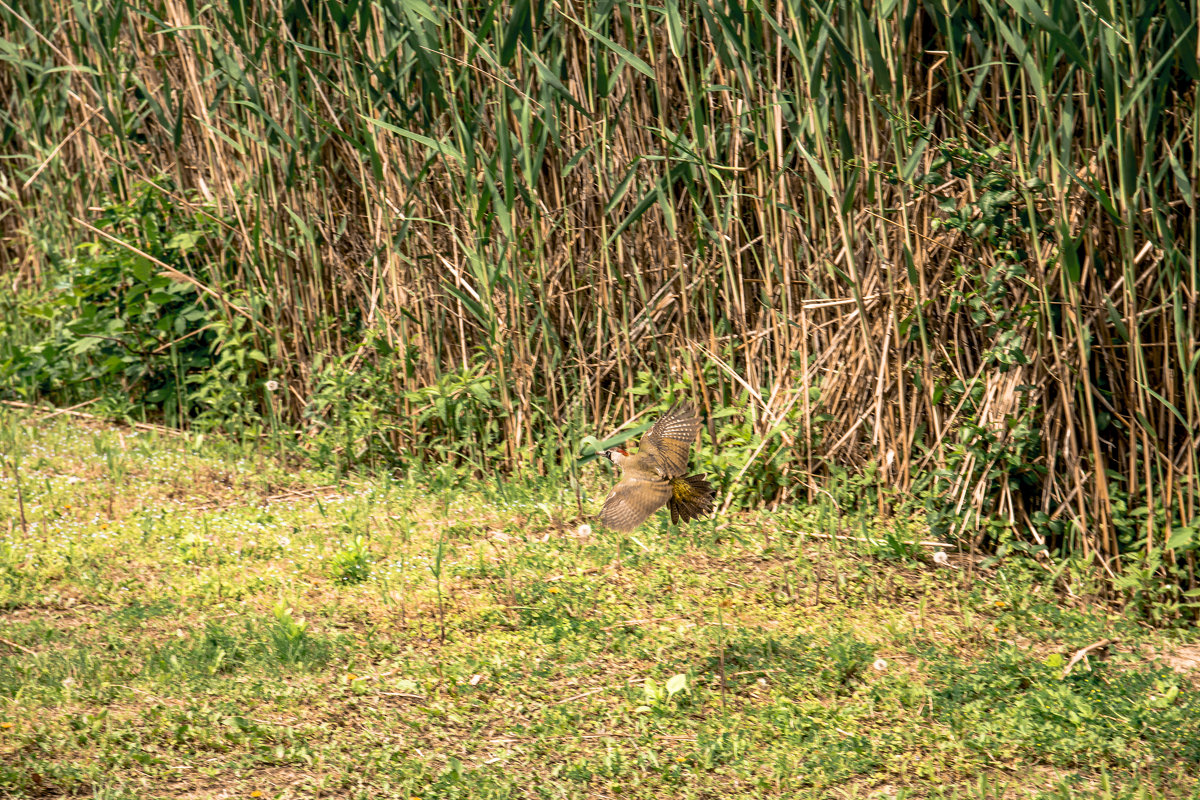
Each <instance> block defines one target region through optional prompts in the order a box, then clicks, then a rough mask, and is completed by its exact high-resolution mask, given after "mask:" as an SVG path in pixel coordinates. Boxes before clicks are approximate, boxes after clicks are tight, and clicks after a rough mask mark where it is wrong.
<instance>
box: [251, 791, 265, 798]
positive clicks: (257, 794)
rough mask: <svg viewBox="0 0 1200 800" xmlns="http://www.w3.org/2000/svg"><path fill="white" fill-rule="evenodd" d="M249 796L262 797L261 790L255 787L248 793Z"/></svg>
mask: <svg viewBox="0 0 1200 800" xmlns="http://www.w3.org/2000/svg"><path fill="white" fill-rule="evenodd" d="M250 796H251V797H262V792H260V791H259V790H258V789H255V790H254V791H253V792H251V793H250Z"/></svg>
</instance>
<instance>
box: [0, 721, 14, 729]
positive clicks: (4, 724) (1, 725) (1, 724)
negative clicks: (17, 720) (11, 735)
mask: <svg viewBox="0 0 1200 800" xmlns="http://www.w3.org/2000/svg"><path fill="white" fill-rule="evenodd" d="M12 726H13V724H12V723H11V722H0V728H4V729H5V730H8V729H9V728H11V727H12Z"/></svg>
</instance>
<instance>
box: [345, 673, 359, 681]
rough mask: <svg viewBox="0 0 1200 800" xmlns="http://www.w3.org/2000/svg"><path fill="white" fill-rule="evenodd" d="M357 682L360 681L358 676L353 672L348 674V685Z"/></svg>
mask: <svg viewBox="0 0 1200 800" xmlns="http://www.w3.org/2000/svg"><path fill="white" fill-rule="evenodd" d="M356 680H358V676H357V675H355V674H354V673H353V672H347V673H346V683H354V682H355V681H356Z"/></svg>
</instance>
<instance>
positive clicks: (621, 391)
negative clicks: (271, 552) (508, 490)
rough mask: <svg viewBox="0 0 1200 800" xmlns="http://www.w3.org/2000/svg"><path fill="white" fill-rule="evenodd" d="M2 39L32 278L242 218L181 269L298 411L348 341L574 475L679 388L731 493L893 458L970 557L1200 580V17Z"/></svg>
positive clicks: (142, 26)
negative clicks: (1008, 542) (134, 206)
mask: <svg viewBox="0 0 1200 800" xmlns="http://www.w3.org/2000/svg"><path fill="white" fill-rule="evenodd" d="M0 25H2V26H3V38H4V41H5V42H6V46H5V48H4V50H3V52H2V54H0V58H2V59H3V64H4V67H3V70H2V71H0V90H2V91H0V97H3V98H7V99H5V100H3V106H2V110H0V113H2V114H3V125H4V133H3V139H2V140H0V152H2V153H3V155H4V159H3V162H2V163H3V176H4V177H3V180H4V184H3V190H4V191H5V192H6V193H7V195H8V199H9V200H10V205H9V207H8V209H7V211H5V212H3V215H2V216H0V232H2V233H3V236H4V243H3V245H2V246H0V247H2V248H3V252H4V253H5V254H6V255H7V257H8V259H9V265H8V266H7V267H5V268H4V270H5V271H6V272H7V273H9V276H10V278H11V277H14V276H15V279H16V280H18V281H22V282H26V283H28V284H38V283H39V282H40V281H42V280H44V279H45V278H46V277H47V276H48V275H49V274H50V273H51V272H52V270H53V264H54V262H55V258H56V255H55V254H56V253H59V254H61V253H62V252H64V249H65V248H70V247H73V246H74V244H76V243H78V242H82V241H106V242H109V244H111V242H110V241H109V240H106V239H102V237H101V236H100V235H99V234H98V232H97V229H96V226H95V225H94V224H93V223H94V222H95V220H94V219H93V214H92V212H91V211H90V209H94V208H95V207H96V206H97V204H98V203H99V202H100V201H101V199H102V198H107V197H111V196H114V195H116V196H121V197H125V196H129V195H131V194H133V193H134V192H135V191H136V190H138V188H137V187H145V186H146V185H151V186H153V187H155V189H154V191H156V192H157V193H159V194H160V195H161V196H162V197H165V198H167V199H168V200H169V201H170V203H171V204H172V205H173V206H174V207H176V208H179V209H183V210H185V211H187V212H188V213H191V214H193V215H195V217H196V218H197V219H199V218H203V219H206V220H210V221H216V222H215V223H213V225H212V228H211V231H210V232H209V233H208V234H206V237H205V239H204V246H203V248H202V249H201V250H198V251H195V252H193V254H192V256H191V257H190V258H188V259H184V260H183V261H181V262H179V263H176V264H172V265H170V266H171V268H172V269H176V270H179V272H180V273H182V274H185V275H186V278H187V279H188V280H191V281H193V282H195V283H198V284H201V285H202V286H203V288H204V292H205V297H206V298H208V301H209V302H211V303H212V304H213V305H214V306H216V307H220V308H223V309H224V310H225V312H226V313H227V314H228V316H229V318H230V320H233V319H236V318H237V317H239V316H241V317H243V318H244V319H248V320H250V322H249V323H248V324H247V326H246V327H245V329H244V335H245V336H247V337H250V338H251V339H252V340H253V343H254V346H255V347H256V349H257V350H258V351H259V352H262V353H264V354H267V355H268V356H269V362H270V364H271V367H272V369H274V370H275V372H274V373H272V374H276V375H278V376H279V379H280V381H281V382H282V383H284V384H285V386H286V387H288V390H289V391H288V392H287V393H285V394H283V395H281V396H280V404H281V407H280V413H281V414H283V415H284V416H287V417H290V418H292V419H299V418H300V416H301V414H302V412H303V411H304V409H305V408H306V407H308V408H310V410H311V404H310V398H311V395H312V393H313V392H314V387H315V386H316V385H317V383H318V382H319V380H320V376H321V374H322V370H323V369H325V368H327V366H328V365H329V364H331V363H340V364H341V365H342V366H343V367H345V369H346V371H347V372H350V373H362V372H363V371H367V370H371V369H375V370H377V371H379V370H382V372H383V374H384V376H385V382H386V383H387V386H388V388H389V390H390V391H389V396H390V397H391V398H392V399H393V402H392V403H391V404H390V406H389V407H386V408H381V409H380V410H379V412H380V414H381V415H383V416H387V417H389V418H391V419H394V420H395V425H394V426H393V427H392V428H391V429H390V430H389V436H390V437H391V440H392V445H393V446H395V447H396V448H400V449H403V448H404V447H406V446H410V445H411V443H414V442H420V441H423V439H422V435H423V434H424V433H427V431H423V430H422V428H427V427H428V426H433V425H441V426H452V425H453V421H452V420H447V419H445V418H444V415H443V418H441V419H440V421H439V419H435V418H433V417H427V416H426V417H422V416H420V415H419V414H416V413H415V411H414V409H415V408H416V406H417V405H419V404H420V402H421V401H422V398H427V397H428V395H422V394H421V392H423V391H426V392H428V391H432V390H431V389H430V387H442V390H445V391H449V390H448V389H446V388H445V387H446V386H447V385H448V384H447V381H458V382H459V383H458V384H456V385H459V386H460V387H467V389H469V391H467V390H464V397H466V398H467V399H466V400H465V401H464V402H467V403H476V405H477V406H478V407H477V408H476V409H475V410H474V412H472V413H475V414H476V415H477V416H479V415H485V416H487V417H489V418H491V419H494V426H495V427H494V431H493V434H494V439H495V446H494V448H493V449H492V450H490V451H487V452H485V453H483V454H482V455H480V456H479V459H478V461H480V462H482V460H484V459H486V460H487V462H488V463H486V464H483V463H479V464H478V466H480V467H482V468H486V469H488V470H496V469H498V468H501V467H502V468H504V469H506V470H523V469H526V468H535V469H546V468H547V462H548V461H551V460H553V459H554V458H556V453H557V451H558V449H559V442H560V439H562V438H569V436H570V435H571V432H578V431H582V430H586V429H593V430H600V429H604V428H607V427H611V426H613V425H615V424H617V423H620V422H624V421H626V420H629V419H631V418H634V417H635V416H637V415H638V413H639V412H641V411H642V410H643V406H644V405H645V403H646V402H647V401H646V398H645V396H644V395H645V394H651V395H655V396H657V395H662V394H665V393H667V392H668V391H670V390H672V389H673V388H674V389H680V387H685V386H686V387H687V388H685V389H681V390H682V391H686V392H688V393H689V394H691V395H692V396H694V397H695V398H696V399H697V400H699V401H700V402H701V403H702V405H703V406H704V408H705V409H706V411H708V412H709V413H710V414H712V415H713V417H714V421H713V423H712V428H711V433H712V434H714V435H715V436H716V437H717V442H716V445H717V447H718V448H721V447H725V446H728V447H729V448H731V449H730V450H729V452H734V450H733V449H732V447H733V442H732V439H733V438H736V437H737V436H741V439H739V440H738V441H739V442H740V445H741V446H740V449H737V450H736V452H737V453H738V459H740V461H739V462H735V463H728V464H726V465H725V467H724V473H723V474H722V480H723V482H724V485H725V489H726V491H728V492H732V493H733V495H731V496H737V497H739V498H741V499H740V500H739V502H763V501H768V502H783V501H787V500H790V499H795V498H807V499H812V498H813V497H814V496H815V493H818V492H819V491H820V490H821V487H822V486H823V485H824V482H825V480H826V478H827V476H828V475H829V474H830V473H831V472H835V471H837V470H838V469H843V468H850V469H852V470H855V471H860V470H863V469H865V468H867V467H868V466H869V467H870V469H871V470H873V472H872V473H871V474H872V475H873V480H874V481H875V485H877V486H878V487H881V488H883V489H886V490H887V491H883V492H879V493H878V495H877V496H878V503H879V504H880V506H882V507H885V508H887V507H890V506H893V505H895V504H897V503H902V502H905V501H906V499H911V498H914V497H920V498H925V499H926V501H927V504H928V506H929V510H930V514H931V519H932V520H933V522H934V524H935V526H936V527H938V528H939V531H942V530H944V531H945V533H946V534H947V535H959V534H962V533H964V532H967V531H969V532H970V534H971V536H970V537H964V538H963V539H962V540H963V541H964V542H966V541H978V540H980V539H981V538H982V537H985V536H988V535H991V534H994V533H995V532H996V531H997V530H998V529H997V527H996V525H995V522H996V521H997V520H999V521H1000V522H1001V526H1000V527H1001V528H1004V529H1007V530H1009V531H1011V532H1015V534H1016V538H1017V540H1019V541H1021V542H1023V543H1025V544H1028V545H1032V546H1037V545H1039V544H1044V545H1048V546H1052V547H1064V548H1066V549H1069V550H1074V551H1076V552H1079V553H1081V554H1083V555H1085V556H1088V555H1094V556H1095V564H1096V565H1097V569H1100V570H1104V571H1106V572H1107V573H1108V574H1109V575H1111V576H1113V577H1116V575H1117V573H1118V572H1120V570H1121V568H1122V567H1121V563H1120V560H1119V559H1118V558H1117V556H1118V554H1119V553H1121V552H1139V553H1144V554H1146V555H1147V557H1149V556H1152V555H1155V554H1157V556H1156V557H1157V558H1158V559H1159V560H1158V561H1155V562H1154V563H1153V565H1152V569H1174V570H1176V575H1177V576H1178V575H1179V574H1181V573H1179V570H1186V571H1187V573H1188V574H1187V576H1186V580H1185V581H1184V582H1185V583H1190V585H1193V586H1194V571H1193V564H1192V554H1193V552H1194V549H1193V548H1194V545H1195V544H1196V541H1195V540H1197V539H1200V537H1197V536H1195V533H1196V532H1197V530H1198V528H1200V523H1198V522H1197V519H1198V517H1197V508H1196V506H1197V499H1198V494H1200V483H1198V478H1197V460H1198V456H1197V453H1198V452H1200V441H1198V438H1197V433H1198V429H1197V426H1198V425H1200V380H1198V379H1197V374H1196V370H1197V364H1198V363H1200V350H1198V349H1197V342H1200V322H1198V320H1197V310H1196V309H1197V305H1198V302H1197V301H1198V299H1200V298H1198V296H1197V292H1198V290H1200V277H1198V275H1197V258H1196V251H1195V241H1196V230H1197V216H1196V201H1195V190H1194V187H1195V186H1196V182H1197V179H1198V177H1200V176H1198V174H1197V164H1198V163H1200V161H1198V156H1197V149H1196V142H1197V131H1198V129H1200V114H1198V111H1197V104H1196V82H1197V78H1198V77H1200V66H1198V64H1200V61H1198V49H1197V9H1196V5H1195V3H1194V2H1193V3H1179V2H1168V3H1147V2H1134V1H1133V0H1128V1H1123V0H1114V2H1108V3H1095V4H1088V3H1083V2H1073V1H1059V0H1051V2H1047V3H1042V4H1037V5H1036V7H1035V6H1034V5H1025V4H1007V3H996V2H988V0H979V2H972V3H962V4H953V3H945V2H926V3H915V2H900V1H898V0H892V2H876V3H871V4H848V3H838V2H790V3H780V4H776V5H773V6H766V5H762V4H758V3H746V4H739V3H736V2H715V3H710V2H679V0H664V2H663V3H662V4H660V5H653V4H639V3H632V2H627V1H626V0H616V2H611V3H599V2H590V1H588V0H575V1H574V2H555V3H544V2H536V3H535V2H524V1H522V0H515V1H514V0H497V2H492V3H482V4H461V3H455V2H439V3H426V2H424V1H423V0H404V1H403V2H389V1H384V0H376V1H375V2H330V3H305V2H299V1H298V2H293V3H284V2H280V0H271V1H269V2H265V3H259V4H244V3H232V4H229V5H228V6H208V5H204V6H202V5H199V4H194V3H190V2H183V1H182V0H165V1H163V2H149V1H148V0H133V2H129V3H121V4H108V3H91V4H68V3H62V2H40V3H39V2H28V3H22V4H18V5H17V6H15V7H14V6H11V5H9V4H7V3H2V2H0ZM134 230H136V229H135V228H131V227H130V226H128V225H126V226H125V227H122V226H121V225H120V224H115V225H111V226H109V227H108V228H107V233H108V234H109V235H110V237H115V238H116V239H119V240H121V241H122V242H123V243H124V244H123V245H122V246H125V245H128V246H133V247H136V246H138V242H137V241H130V240H129V239H130V238H131V235H130V232H131V231H134ZM59 257H61V256H59ZM162 266H163V265H160V266H159V268H162ZM364 331H371V332H372V335H371V337H368V339H367V341H369V342H370V344H369V346H368V345H364V341H365V340H364ZM338 359H340V361H338ZM326 374H327V373H326ZM264 375H265V372H264ZM471 387H474V388H471ZM631 389H634V390H636V391H631ZM471 397H474V398H475V399H474V400H471ZM739 403H741V405H738V404H739ZM735 405H736V406H738V407H739V408H740V409H742V410H743V412H744V415H745V418H746V422H745V426H746V427H745V428H744V429H742V428H738V429H736V430H735V429H734V427H733V426H732V424H725V423H727V422H729V421H730V420H731V419H733V418H729V417H719V416H718V414H717V412H718V411H719V410H720V409H722V408H725V407H728V406H735ZM464 413H465V412H464ZM309 424H312V425H319V424H320V419H319V418H315V419H314V418H313V415H311V414H310V415H309ZM489 424H493V423H489ZM489 435H492V434H489ZM722 437H724V438H722ZM570 445H571V442H569V441H568V442H564V443H563V446H565V447H569V446H570ZM767 467H769V469H768V468H767ZM739 491H740V494H738V492H739ZM1005 535H1006V534H1000V538H1004V536H1005Z"/></svg>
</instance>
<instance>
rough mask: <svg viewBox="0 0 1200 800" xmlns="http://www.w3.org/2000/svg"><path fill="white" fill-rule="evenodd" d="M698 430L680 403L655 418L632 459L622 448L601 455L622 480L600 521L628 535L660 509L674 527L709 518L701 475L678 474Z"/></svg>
mask: <svg viewBox="0 0 1200 800" xmlns="http://www.w3.org/2000/svg"><path fill="white" fill-rule="evenodd" d="M699 431H700V419H699V417H697V416H696V411H695V409H694V408H693V407H692V406H691V405H690V404H686V403H685V404H683V405H679V406H676V407H675V408H672V409H671V410H670V411H668V412H667V413H666V414H664V415H663V416H662V417H660V418H659V420H658V421H657V422H655V423H654V426H653V427H652V428H650V430H649V431H647V432H646V435H645V436H643V437H642V441H641V443H640V444H639V445H638V451H637V452H636V453H634V454H633V455H629V454H627V453H626V452H625V451H624V450H623V449H621V448H618V449H616V450H606V451H605V452H604V455H605V456H607V457H608V458H609V459H610V460H612V462H613V463H614V464H617V465H618V466H620V467H621V470H622V477H621V481H620V482H619V483H618V484H617V485H616V486H615V487H613V490H612V492H610V493H609V495H608V498H607V499H606V500H605V501H604V508H603V509H601V511H600V520H601V521H602V522H603V523H604V524H605V525H607V526H608V527H610V528H612V529H613V530H617V531H631V530H633V529H634V528H636V527H637V526H638V525H641V524H642V523H643V522H645V521H646V518H647V517H649V516H650V515H651V514H653V513H654V512H655V511H657V510H658V509H660V508H662V507H663V506H664V505H666V506H667V507H668V509H669V510H670V512H671V522H673V523H676V524H678V523H679V522H681V521H682V522H687V521H689V520H692V519H696V518H697V517H700V516H703V515H705V514H708V513H711V512H712V509H713V502H712V498H713V489H712V486H711V485H710V484H709V483H708V481H707V480H705V478H704V476H703V475H688V476H686V477H685V476H684V474H683V473H684V472H686V471H687V466H688V455H689V453H690V451H691V449H692V442H693V441H694V440H695V438H696V434H697V433H698V432H699Z"/></svg>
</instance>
